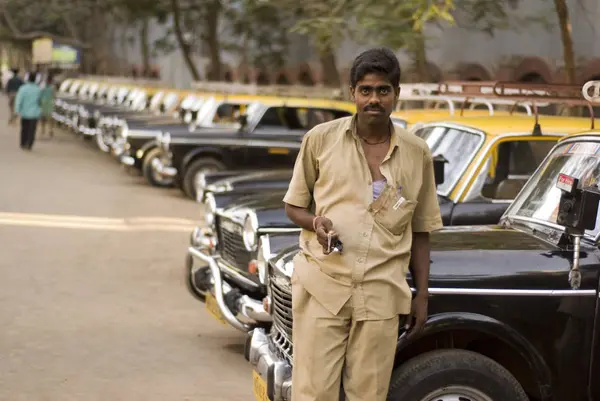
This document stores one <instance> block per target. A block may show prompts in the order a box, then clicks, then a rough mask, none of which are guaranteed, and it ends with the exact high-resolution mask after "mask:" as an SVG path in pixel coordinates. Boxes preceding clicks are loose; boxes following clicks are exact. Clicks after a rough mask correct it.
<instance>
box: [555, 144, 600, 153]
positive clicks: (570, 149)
mask: <svg viewBox="0 0 600 401" xmlns="http://www.w3.org/2000/svg"><path fill="white" fill-rule="evenodd" d="M564 153H565V154H569V155H587V156H591V155H596V156H599V155H600V143H591V142H578V143H574V144H572V145H569V146H567V148H566V149H565V152H564Z"/></svg>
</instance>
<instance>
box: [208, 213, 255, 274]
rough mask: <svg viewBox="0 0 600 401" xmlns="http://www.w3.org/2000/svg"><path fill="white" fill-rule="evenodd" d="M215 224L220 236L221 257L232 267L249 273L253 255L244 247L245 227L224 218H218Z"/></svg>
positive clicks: (219, 248)
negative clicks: (243, 235) (243, 232)
mask: <svg viewBox="0 0 600 401" xmlns="http://www.w3.org/2000/svg"><path fill="white" fill-rule="evenodd" d="M215 223H216V225H217V231H218V235H219V245H218V250H219V252H220V254H221V257H222V258H223V260H224V261H225V262H227V263H228V264H229V265H231V266H232V267H234V268H236V269H239V270H242V271H246V272H247V271H248V263H249V262H250V260H252V255H251V254H250V252H248V250H247V249H246V247H245V246H244V239H243V238H242V229H243V227H242V226H241V225H239V224H238V223H236V222H234V221H231V220H230V219H228V218H226V217H223V216H218V218H217V220H216V221H215Z"/></svg>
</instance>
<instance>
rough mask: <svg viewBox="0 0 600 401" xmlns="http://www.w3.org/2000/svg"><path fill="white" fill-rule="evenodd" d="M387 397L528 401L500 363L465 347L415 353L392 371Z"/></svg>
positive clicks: (405, 400) (419, 400) (397, 400)
mask: <svg viewBox="0 0 600 401" xmlns="http://www.w3.org/2000/svg"><path fill="white" fill-rule="evenodd" d="M387 399H388V400H389V401H457V400H460V401H504V400H511V401H528V400H529V398H528V397H527V395H526V394H525V391H524V390H523V388H522V387H521V385H520V384H519V382H518V381H517V380H516V379H515V378H514V376H513V375H511V374H510V372H509V371H508V370H506V369H505V368H504V367H503V366H501V365H500V364H498V363H497V362H495V361H494V360H492V359H490V358H488V357H485V356H483V355H481V354H478V353H475V352H471V351H465V350H456V349H449V350H438V351H431V352H427V353H425V354H422V355H419V356H417V357H414V358H412V359H410V360H408V361H407V362H405V363H403V364H402V365H400V366H399V367H398V368H396V370H395V371H394V372H393V373H392V379H391V381H390V389H389V392H388V397H387Z"/></svg>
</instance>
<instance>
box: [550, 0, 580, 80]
mask: <svg viewBox="0 0 600 401" xmlns="http://www.w3.org/2000/svg"><path fill="white" fill-rule="evenodd" d="M554 8H555V9H556V14H557V16H558V25H559V26H560V35H561V39H562V46H563V60H564V63H565V75H566V78H567V83H568V84H575V81H576V80H577V79H576V77H575V53H574V52H573V38H572V36H571V21H570V20H569V8H568V6H567V3H566V0H554Z"/></svg>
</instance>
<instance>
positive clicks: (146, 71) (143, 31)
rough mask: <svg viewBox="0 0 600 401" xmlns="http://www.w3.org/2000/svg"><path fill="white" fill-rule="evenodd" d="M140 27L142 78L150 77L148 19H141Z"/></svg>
mask: <svg viewBox="0 0 600 401" xmlns="http://www.w3.org/2000/svg"><path fill="white" fill-rule="evenodd" d="M141 22H142V26H141V27H140V32H139V33H140V49H141V51H142V77H144V78H148V77H149V76H150V44H149V43H148V25H149V19H148V17H143V18H142V21H141Z"/></svg>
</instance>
